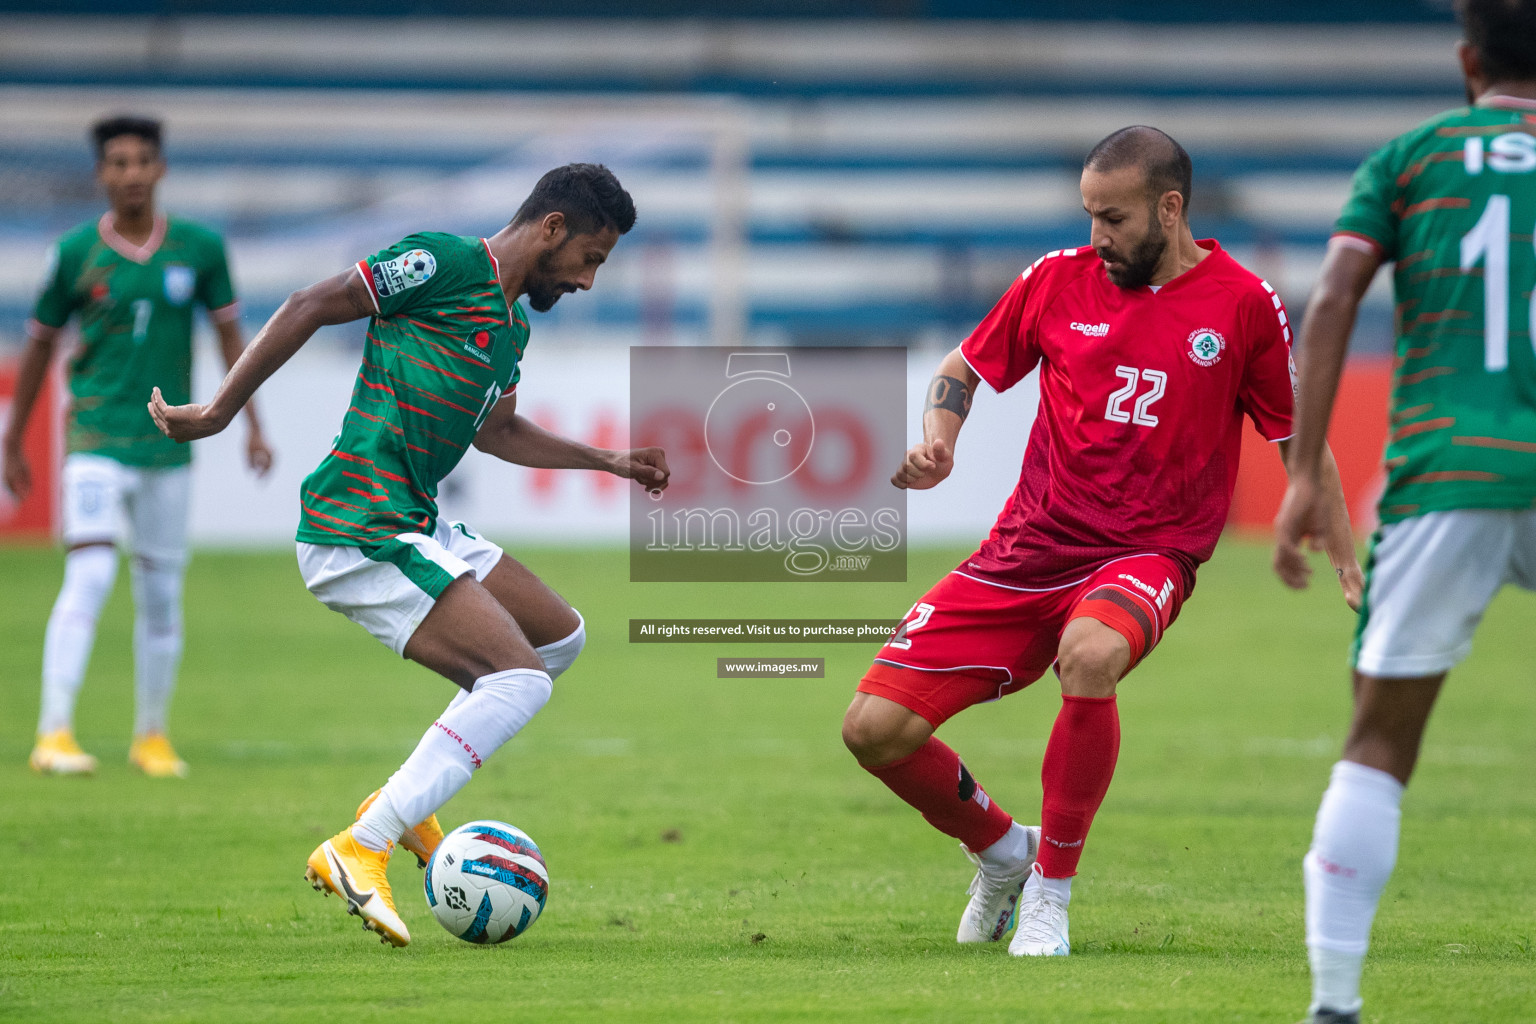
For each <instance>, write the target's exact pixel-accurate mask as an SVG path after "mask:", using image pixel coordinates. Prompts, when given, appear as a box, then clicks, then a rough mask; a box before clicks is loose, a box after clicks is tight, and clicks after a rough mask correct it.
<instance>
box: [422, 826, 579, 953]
mask: <svg viewBox="0 0 1536 1024" xmlns="http://www.w3.org/2000/svg"><path fill="white" fill-rule="evenodd" d="M426 890H427V906H428V907H430V908H431V910H432V916H434V917H436V918H437V923H438V924H440V925H442V926H443V927H444V928H446V929H448V931H449V932H450V933H452V934H454V935H457V936H458V937H459V938H461V939H463V940H464V941H465V942H476V943H494V942H506V941H507V940H508V939H511V938H515V937H516V936H518V935H521V934H523V932H525V931H527V930H528V929H529V928H530V927H532V926H533V922H535V921H537V920H538V919H539V914H540V913H542V912H543V910H544V900H545V898H546V897H547V896H548V895H549V871H548V869H547V868H545V866H544V856H543V854H541V853H539V848H538V846H537V845H536V844H535V843H534V841H533V840H532V839H530V838H528V834H527V833H526V832H524V831H522V830H521V829H518V828H514V827H513V826H511V825H508V824H507V823H505V822H501V821H472V822H470V823H469V824H467V825H460V826H459V827H458V828H456V829H454V830H453V831H452V832H449V833H448V834H447V835H446V836H444V837H443V841H442V842H441V843H439V844H438V846H437V849H436V850H434V851H432V859H431V860H429V861H428V862H427V874H426Z"/></svg>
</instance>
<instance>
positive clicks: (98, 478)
mask: <svg viewBox="0 0 1536 1024" xmlns="http://www.w3.org/2000/svg"><path fill="white" fill-rule="evenodd" d="M191 495H192V467H190V466H169V467H165V468H154V467H147V466H125V465H123V464H122V463H121V462H118V461H117V460H116V459H112V458H108V457H107V456H105V455H95V454H92V453H90V452H72V453H71V454H69V455H67V456H65V458H64V473H63V502H64V505H63V509H62V516H61V518H62V519H63V523H64V530H63V533H64V544H65V546H66V547H74V546H76V545H80V544H97V543H101V542H104V541H105V542H109V543H112V544H115V545H117V546H118V547H119V548H122V549H124V550H126V551H128V552H129V553H130V554H132V555H135V556H137V557H139V558H144V559H148V560H150V561H153V562H156V563H157V564H161V565H166V566H176V565H184V564H185V563H186V561H187V510H188V506H189V503H190V499H191Z"/></svg>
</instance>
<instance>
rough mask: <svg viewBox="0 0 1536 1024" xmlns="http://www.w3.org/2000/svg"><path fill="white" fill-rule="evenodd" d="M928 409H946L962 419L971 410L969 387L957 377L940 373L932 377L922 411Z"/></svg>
mask: <svg viewBox="0 0 1536 1024" xmlns="http://www.w3.org/2000/svg"><path fill="white" fill-rule="evenodd" d="M929 409H948V410H949V411H950V412H952V413H954V414H955V415H956V416H959V417H960V418H961V419H962V420H963V419H965V417H966V416H967V415H969V413H970V411H971V389H970V388H968V387H966V386H965V381H963V380H960V379H959V378H958V377H946V376H943V375H942V374H941V375H939V376H937V377H934V378H933V380H932V381H930V382H929V384H928V401H927V402H926V403H925V404H924V405H923V412H927V411H928V410H929Z"/></svg>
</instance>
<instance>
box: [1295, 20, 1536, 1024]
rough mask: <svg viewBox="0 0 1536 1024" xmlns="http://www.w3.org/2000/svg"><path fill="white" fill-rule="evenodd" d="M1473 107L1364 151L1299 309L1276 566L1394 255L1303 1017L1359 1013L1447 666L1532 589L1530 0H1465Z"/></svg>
mask: <svg viewBox="0 0 1536 1024" xmlns="http://www.w3.org/2000/svg"><path fill="white" fill-rule="evenodd" d="M1459 8H1460V14H1461V18H1462V24H1463V28H1464V30H1465V33H1466V41H1465V42H1464V43H1462V44H1461V64H1462V70H1463V72H1464V74H1465V77H1466V82H1467V101H1468V105H1467V106H1465V107H1462V108H1459V109H1456V110H1451V111H1448V112H1446V113H1444V114H1441V115H1440V116H1438V117H1435V118H1432V119H1431V120H1429V121H1428V122H1426V123H1424V124H1422V125H1420V126H1419V127H1417V128H1414V129H1413V130H1411V131H1409V132H1407V133H1405V134H1403V135H1401V136H1399V137H1398V138H1396V139H1393V140H1392V141H1391V142H1389V143H1387V144H1386V145H1385V146H1384V147H1382V148H1381V149H1380V150H1379V151H1377V152H1376V153H1375V154H1374V155H1373V156H1371V157H1370V158H1369V159H1368V160H1366V162H1365V163H1364V164H1363V165H1362V166H1361V167H1360V169H1359V171H1358V172H1357V173H1356V175H1355V181H1354V188H1353V193H1352V194H1351V196H1350V198H1349V201H1348V203H1347V204H1346V205H1345V207H1344V211H1343V213H1342V214H1341V215H1340V216H1339V220H1338V224H1337V228H1336V233H1335V235H1334V238H1333V241H1332V243H1331V244H1330V246H1329V249H1328V255H1327V257H1326V259H1325V262H1324V265H1323V271H1322V275H1321V278H1320V281H1319V284H1318V287H1317V289H1316V290H1315V291H1314V292H1313V297H1312V302H1311V305H1310V306H1309V308H1308V310H1307V319H1306V326H1305V328H1304V329H1303V332H1302V336H1303V339H1304V344H1303V346H1302V353H1303V360H1302V367H1301V374H1300V381H1301V386H1300V391H1299V396H1298V400H1297V428H1296V442H1295V447H1294V449H1293V450H1292V451H1291V453H1290V458H1291V480H1292V482H1291V486H1290V488H1289V490H1288V493H1287V495H1286V500H1285V504H1284V505H1283V506H1282V509H1281V513H1280V516H1279V518H1278V520H1277V521H1276V531H1277V545H1278V546H1277V551H1276V568H1277V569H1278V570H1279V571H1280V572H1281V574H1282V576H1284V577H1285V578H1287V580H1288V581H1289V582H1299V580H1294V579H1293V578H1292V576H1293V568H1294V565H1295V561H1296V557H1297V556H1296V550H1297V543H1298V542H1299V540H1300V539H1301V538H1302V536H1303V535H1305V534H1308V533H1315V532H1316V530H1317V529H1318V527H1317V525H1316V523H1315V520H1316V505H1317V499H1316V489H1317V485H1316V482H1315V481H1316V476H1317V464H1318V463H1317V453H1318V451H1319V450H1320V448H1321V446H1322V439H1323V437H1324V435H1325V433H1326V430H1327V425H1328V419H1329V414H1330V412H1331V410H1332V405H1333V398H1334V393H1335V388H1336V387H1337V384H1338V379H1339V373H1340V368H1341V365H1342V362H1343V358H1344V353H1345V349H1346V347H1347V345H1348V341H1349V333H1350V328H1351V326H1352V325H1353V323H1354V318H1355V312H1356V309H1357V307H1358V304H1359V302H1360V299H1361V297H1362V296H1363V295H1364V293H1365V290H1366V288H1367V287H1368V286H1369V284H1370V282H1371V279H1372V278H1373V277H1374V276H1375V274H1376V271H1377V269H1378V268H1379V267H1380V266H1381V265H1382V264H1383V263H1388V262H1390V263H1393V264H1394V265H1395V267H1394V273H1393V280H1392V284H1393V292H1394V297H1395V298H1396V301H1397V310H1398V316H1397V353H1396V355H1397V358H1396V360H1395V364H1394V369H1393V383H1392V406H1391V422H1390V434H1389V440H1388V444H1387V451H1386V468H1387V486H1386V491H1385V493H1384V494H1383V496H1382V499H1381V507H1380V511H1381V529H1380V530H1379V531H1378V532H1377V534H1376V536H1375V537H1374V538H1373V540H1372V543H1371V554H1370V557H1369V559H1368V562H1367V564H1368V566H1369V570H1368V572H1367V586H1366V591H1365V602H1364V605H1363V606H1362V608H1361V609H1360V620H1359V626H1358V630H1357V633H1356V640H1355V646H1354V652H1353V660H1354V668H1355V679H1354V693H1355V714H1354V721H1353V723H1352V724H1351V726H1350V731H1349V737H1348V739H1347V740H1346V741H1345V746H1344V754H1343V758H1342V759H1341V760H1340V761H1339V762H1338V763H1337V764H1336V765H1334V768H1333V775H1332V778H1331V780H1330V782H1329V785H1328V790H1327V792H1326V793H1325V794H1324V796H1323V800H1322V805H1321V807H1319V809H1318V812H1317V823H1316V826H1315V830H1314V833H1313V838H1312V847H1311V850H1310V851H1309V852H1308V854H1307V856H1306V860H1305V866H1304V871H1305V877H1306V892H1307V946H1308V951H1309V955H1310V958H1311V961H1312V982H1313V986H1312V987H1313V1000H1312V1010H1311V1012H1312V1019H1313V1020H1314V1021H1316V1022H1319V1024H1326V1022H1336V1021H1354V1020H1357V1019H1358V1011H1359V1008H1360V1005H1361V999H1360V975H1361V967H1362V965H1363V962H1364V957H1365V952H1366V948H1367V944H1368V942H1369V938H1370V930H1371V922H1372V919H1373V918H1374V916H1375V913H1376V905H1377V902H1378V901H1379V900H1380V897H1381V892H1382V890H1383V888H1384V887H1385V885H1386V882H1387V879H1388V877H1389V876H1390V874H1391V872H1392V866H1393V864H1394V862H1395V860H1396V857H1397V837H1398V827H1399V803H1400V801H1401V798H1402V793H1403V787H1404V786H1405V785H1406V784H1407V782H1408V778H1409V776H1410V775H1411V774H1412V772H1413V768H1414V764H1415V762H1416V761H1417V759H1418V751H1419V742H1420V740H1421V739H1422V737H1423V733H1424V727H1425V724H1426V722H1427V721H1428V718H1429V712H1430V709H1431V707H1432V706H1433V704H1434V701H1435V697H1436V695H1437V694H1438V692H1439V690H1440V686H1441V684H1442V683H1443V682H1444V681H1445V676H1446V673H1447V672H1448V671H1449V670H1450V669H1451V668H1452V667H1453V666H1455V665H1456V664H1457V663H1458V662H1460V661H1461V660H1462V659H1463V658H1464V657H1466V655H1467V653H1468V651H1469V649H1470V647H1471V644H1472V634H1473V631H1474V630H1475V629H1476V628H1477V624H1478V621H1479V620H1480V619H1481V618H1482V615H1483V611H1484V609H1485V608H1486V607H1487V605H1488V602H1489V601H1490V600H1491V599H1492V598H1493V595H1494V594H1495V593H1496V592H1497V591H1498V590H1499V589H1500V588H1501V587H1502V586H1503V585H1504V584H1505V583H1514V584H1517V585H1519V586H1522V587H1525V588H1527V589H1536V349H1533V346H1532V331H1533V329H1536V307H1533V303H1536V299H1533V297H1532V287H1533V284H1536V249H1533V247H1532V235H1533V233H1536V0H1468V2H1465V3H1462V4H1460V5H1459Z"/></svg>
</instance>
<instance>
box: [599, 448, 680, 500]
mask: <svg viewBox="0 0 1536 1024" xmlns="http://www.w3.org/2000/svg"><path fill="white" fill-rule="evenodd" d="M613 454H614V468H613V472H614V473H615V474H616V475H618V476H622V477H624V478H626V479H629V480H634V481H637V482H638V483H639V484H640V485H641V486H643V487H644V488H645V489H646V490H648V491H664V490H666V489H667V482H668V481H669V480H670V479H671V478H672V470H671V468H670V467H668V466H667V453H666V452H665V451H663V450H662V449H660V448H657V447H655V446H652V447H650V448H631V449H629V450H628V451H619V452H614V453H613Z"/></svg>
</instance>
